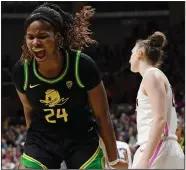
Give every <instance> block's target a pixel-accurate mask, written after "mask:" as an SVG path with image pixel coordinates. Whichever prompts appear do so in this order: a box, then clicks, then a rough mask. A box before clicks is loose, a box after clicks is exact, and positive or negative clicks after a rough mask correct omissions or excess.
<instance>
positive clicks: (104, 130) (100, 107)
mask: <svg viewBox="0 0 186 170" xmlns="http://www.w3.org/2000/svg"><path fill="white" fill-rule="evenodd" d="M88 96H89V102H90V104H91V106H92V109H93V111H94V114H95V116H96V119H97V121H98V123H99V128H100V129H99V130H100V136H101V138H102V139H103V142H104V144H105V147H106V151H107V156H108V160H109V161H110V162H111V161H115V160H116V159H117V147H116V138H115V134H114V129H113V126H112V122H111V119H110V113H109V106H108V101H107V96H106V92H105V88H104V85H103V82H101V83H100V84H99V85H98V86H96V87H95V88H93V89H91V90H90V91H88ZM127 167H128V164H127V163H126V162H125V161H122V160H120V161H119V163H117V164H116V165H114V166H113V168H127Z"/></svg>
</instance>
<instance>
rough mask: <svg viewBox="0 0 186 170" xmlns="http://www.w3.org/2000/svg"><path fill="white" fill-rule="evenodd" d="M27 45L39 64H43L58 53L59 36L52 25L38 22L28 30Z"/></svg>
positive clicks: (32, 24)
mask: <svg viewBox="0 0 186 170" xmlns="http://www.w3.org/2000/svg"><path fill="white" fill-rule="evenodd" d="M26 44H27V47H28V49H29V51H30V52H31V54H32V55H33V56H34V58H35V60H36V61H37V62H43V61H45V60H47V59H49V58H51V57H52V56H53V55H55V53H56V51H57V36H56V34H55V32H54V28H53V27H52V25H51V24H50V23H48V22H46V21H41V20H37V21H34V22H32V23H31V24H30V25H29V27H28V28H27V32H26Z"/></svg>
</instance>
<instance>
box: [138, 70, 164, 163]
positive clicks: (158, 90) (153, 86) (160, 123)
mask: <svg viewBox="0 0 186 170" xmlns="http://www.w3.org/2000/svg"><path fill="white" fill-rule="evenodd" d="M143 88H144V90H145V92H146V93H147V96H148V100H149V102H150V104H151V106H152V114H153V122H152V126H151V129H150V133H149V137H148V142H147V145H146V147H145V150H144V151H143V156H142V158H143V160H146V161H148V162H149V160H150V159H151V157H152V156H153V153H154V151H155V149H156V147H157V146H158V143H159V142H160V140H161V136H162V133H163V130H164V128H165V125H166V121H167V120H166V114H167V96H166V86H165V81H164V80H163V78H162V75H160V74H158V73H157V72H151V73H149V74H148V75H146V77H145V79H144V82H143Z"/></svg>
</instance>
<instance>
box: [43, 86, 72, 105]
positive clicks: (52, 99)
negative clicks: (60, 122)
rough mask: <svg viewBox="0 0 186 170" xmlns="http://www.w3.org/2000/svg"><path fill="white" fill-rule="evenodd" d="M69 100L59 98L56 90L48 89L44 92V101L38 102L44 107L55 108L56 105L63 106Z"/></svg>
mask: <svg viewBox="0 0 186 170" xmlns="http://www.w3.org/2000/svg"><path fill="white" fill-rule="evenodd" d="M68 99H69V98H64V97H63V98H61V97H60V94H59V92H58V91H57V90H54V89H48V90H47V91H46V92H45V100H40V102H41V103H44V104H45V105H46V106H49V107H55V106H56V105H63V104H65V103H66V102H67V100H68Z"/></svg>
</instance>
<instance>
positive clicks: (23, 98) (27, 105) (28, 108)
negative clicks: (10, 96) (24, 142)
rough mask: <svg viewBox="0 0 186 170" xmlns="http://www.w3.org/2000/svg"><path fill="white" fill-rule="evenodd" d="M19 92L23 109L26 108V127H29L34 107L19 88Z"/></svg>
mask: <svg viewBox="0 0 186 170" xmlns="http://www.w3.org/2000/svg"><path fill="white" fill-rule="evenodd" d="M16 91H17V94H18V96H19V98H20V100H21V103H22V104H23V110H24V115H25V120H26V127H27V128H29V127H30V124H31V111H32V107H31V106H30V103H29V101H28V99H27V97H26V95H25V94H23V93H21V92H19V90H17V89H16Z"/></svg>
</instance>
